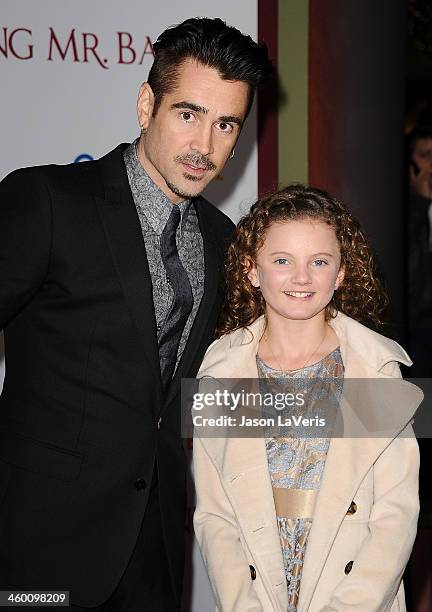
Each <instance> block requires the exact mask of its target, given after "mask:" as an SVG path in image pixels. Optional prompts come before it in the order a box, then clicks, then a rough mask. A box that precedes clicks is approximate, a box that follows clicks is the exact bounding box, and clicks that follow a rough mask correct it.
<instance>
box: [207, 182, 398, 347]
mask: <svg viewBox="0 0 432 612" xmlns="http://www.w3.org/2000/svg"><path fill="white" fill-rule="evenodd" d="M304 219H312V220H315V221H320V222H322V223H326V224H327V225H329V226H330V227H332V228H333V229H334V231H335V234H336V238H337V240H338V242H339V246H340V251H341V266H344V268H345V278H344V280H343V282H342V284H341V285H340V287H339V289H337V291H336V292H335V294H334V296H333V298H332V300H331V302H330V303H329V304H328V305H327V307H326V319H327V320H328V319H330V318H332V317H335V316H336V313H337V312H338V311H340V312H343V313H344V314H346V315H348V316H350V317H352V318H353V319H356V320H357V321H360V322H362V323H366V324H369V325H371V326H372V327H377V326H379V325H380V324H381V323H382V321H381V316H380V315H381V313H382V311H383V310H384V308H385V307H386V306H387V304H388V299H387V295H386V293H385V291H384V289H383V287H382V285H381V283H380V281H379V280H378V278H377V276H376V273H375V268H374V261H373V256H372V253H371V250H370V248H369V246H368V243H367V241H366V238H365V236H364V234H363V232H362V230H361V228H360V224H359V222H358V221H357V220H356V219H355V218H354V217H353V215H351V213H350V212H349V211H348V210H347V209H346V208H345V206H344V205H343V204H341V203H340V202H339V201H337V200H335V199H334V198H332V197H331V196H330V195H329V194H328V193H326V192H325V191H321V190H320V189H315V188H312V187H304V186H303V185H290V186H289V187H286V188H285V189H282V190H281V191H278V192H275V193H271V194H270V195H268V196H266V197H265V198H262V199H260V200H258V201H257V202H256V203H255V204H254V205H253V206H252V208H251V209H250V211H249V213H248V214H247V215H245V216H244V217H243V218H242V219H241V220H240V222H239V223H238V225H237V228H236V231H235V233H234V237H233V240H232V242H231V244H230V246H229V248H228V255H227V262H226V266H225V268H226V285H227V291H226V296H225V303H224V306H223V310H222V317H221V321H220V324H219V326H218V329H217V332H216V336H217V337H220V336H222V335H223V334H226V333H228V332H230V331H233V330H235V329H238V328H241V327H247V326H248V325H250V324H251V323H253V322H254V321H255V320H256V319H257V318H258V317H259V316H261V315H262V314H264V313H265V302H264V299H263V297H262V295H261V292H260V290H259V289H257V288H255V287H253V285H252V284H251V282H250V281H249V279H248V276H247V274H248V272H249V269H250V266H251V263H252V262H256V255H257V253H258V251H259V250H260V249H261V247H262V246H263V244H264V240H265V235H266V232H267V230H268V228H269V227H270V225H272V224H273V223H280V222H283V221H301V220H304Z"/></svg>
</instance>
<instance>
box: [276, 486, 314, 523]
mask: <svg viewBox="0 0 432 612" xmlns="http://www.w3.org/2000/svg"><path fill="white" fill-rule="evenodd" d="M317 495H318V491H315V490H303V489H282V488H279V487H273V498H274V504H275V509H276V514H277V516H281V517H285V518H292V519H294V518H312V517H313V514H314V509H315V502H316V498H317Z"/></svg>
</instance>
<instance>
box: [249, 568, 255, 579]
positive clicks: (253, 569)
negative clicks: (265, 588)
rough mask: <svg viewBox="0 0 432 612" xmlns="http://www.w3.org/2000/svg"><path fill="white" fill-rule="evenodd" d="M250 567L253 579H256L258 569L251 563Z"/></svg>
mask: <svg viewBox="0 0 432 612" xmlns="http://www.w3.org/2000/svg"><path fill="white" fill-rule="evenodd" d="M249 569H250V573H251V578H252V580H255V578H256V569H255V568H254V566H253V565H249Z"/></svg>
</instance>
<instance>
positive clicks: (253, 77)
mask: <svg viewBox="0 0 432 612" xmlns="http://www.w3.org/2000/svg"><path fill="white" fill-rule="evenodd" d="M153 48H154V52H155V60H154V63H153V65H152V67H151V69H150V73H149V76H148V79H147V81H148V83H149V85H150V87H151V88H152V90H153V93H154V96H155V106H154V111H153V112H154V114H156V112H157V109H158V107H159V104H160V102H161V100H162V98H163V96H164V95H165V94H167V93H170V92H171V91H172V90H173V89H174V88H175V86H176V82H177V76H178V69H179V67H180V65H181V64H182V63H183V62H184V60H185V59H187V58H192V59H194V60H196V61H197V62H199V63H200V64H202V65H203V66H208V67H210V68H215V69H216V70H217V71H218V73H219V74H220V76H221V78H222V79H224V80H226V81H243V82H245V83H247V84H248V85H249V97H248V107H247V112H246V116H247V114H248V113H249V111H250V108H251V106H252V102H253V98H254V94H255V90H256V88H257V87H258V86H261V85H263V84H265V83H266V82H267V81H268V80H269V79H270V76H271V75H272V73H273V70H274V68H273V65H272V63H271V61H270V59H269V57H268V52H267V46H266V45H265V44H264V43H259V44H257V43H256V42H254V41H253V40H252V38H251V37H250V36H247V35H246V34H242V33H241V32H240V31H239V30H237V28H234V27H232V26H228V25H226V23H225V22H224V21H222V19H219V18H215V19H209V18H207V17H203V18H198V17H196V18H192V19H187V20H186V21H183V23H180V24H179V25H176V26H173V27H171V28H168V29H167V30H165V31H164V32H162V34H161V35H160V36H159V38H158V39H157V41H156V42H155V44H154V45H153Z"/></svg>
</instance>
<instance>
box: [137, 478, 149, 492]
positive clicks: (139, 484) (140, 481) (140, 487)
mask: <svg viewBox="0 0 432 612" xmlns="http://www.w3.org/2000/svg"><path fill="white" fill-rule="evenodd" d="M146 486H147V483H146V481H145V480H144V478H138V479H137V480H135V489H137V490H138V491H142V490H143V489H145V488H146Z"/></svg>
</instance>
